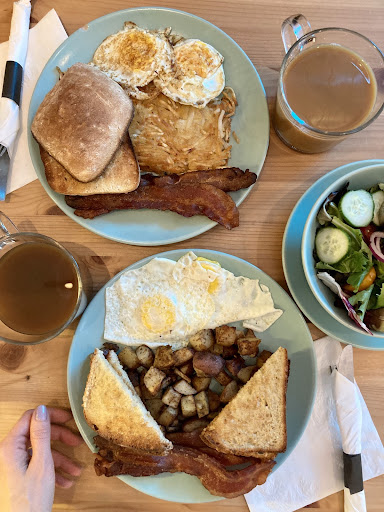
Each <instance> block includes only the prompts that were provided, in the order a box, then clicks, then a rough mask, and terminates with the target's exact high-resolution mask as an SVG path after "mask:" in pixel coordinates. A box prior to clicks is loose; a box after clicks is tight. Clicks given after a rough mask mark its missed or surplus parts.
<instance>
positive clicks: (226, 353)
mask: <svg viewBox="0 0 384 512" xmlns="http://www.w3.org/2000/svg"><path fill="white" fill-rule="evenodd" d="M219 347H223V353H222V357H223V358H224V359H231V358H232V357H235V356H237V354H238V350H237V345H231V346H230V347H224V346H223V345H219Z"/></svg>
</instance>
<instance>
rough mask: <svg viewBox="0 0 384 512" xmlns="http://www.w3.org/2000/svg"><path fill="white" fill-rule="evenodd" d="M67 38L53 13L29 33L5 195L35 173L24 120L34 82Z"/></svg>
mask: <svg viewBox="0 0 384 512" xmlns="http://www.w3.org/2000/svg"><path fill="white" fill-rule="evenodd" d="M66 38H67V34H66V32H65V29H64V27H63V25H62V23H61V21H60V19H59V17H58V15H57V13H56V11H55V10H54V9H52V10H51V11H49V13H48V14H47V15H46V16H44V18H43V19H42V20H41V21H40V22H39V23H38V24H37V25H36V26H35V27H33V28H31V29H30V31H29V42H28V53H27V59H26V64H25V69H24V79H23V88H22V92H21V94H22V96H21V105H20V106H21V116H20V130H19V133H18V135H17V137H16V141H15V143H14V145H13V148H12V159H11V167H10V173H9V177H8V187H7V193H9V192H13V191H14V190H16V189H18V188H21V187H23V186H24V185H27V184H28V183H30V182H31V181H34V180H35V179H36V178H37V177H36V172H35V169H34V167H33V164H32V161H31V157H30V156H29V149H28V139H27V118H28V109H29V103H30V101H31V96H32V93H33V90H34V88H35V85H36V82H37V79H38V77H39V75H40V73H41V72H42V70H43V68H44V66H45V64H46V63H47V61H48V59H49V58H50V56H51V55H52V53H53V52H54V51H55V50H56V48H57V47H58V46H60V44H61V43H62V42H63V41H64V40H65V39H66ZM7 56H8V41H7V42H5V43H2V44H0V91H1V89H2V87H3V77H4V69H5V62H6V60H7Z"/></svg>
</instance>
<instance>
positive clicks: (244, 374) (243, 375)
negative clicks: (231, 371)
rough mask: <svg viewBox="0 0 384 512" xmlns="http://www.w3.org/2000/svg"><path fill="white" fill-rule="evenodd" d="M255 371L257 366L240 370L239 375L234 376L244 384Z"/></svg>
mask: <svg viewBox="0 0 384 512" xmlns="http://www.w3.org/2000/svg"><path fill="white" fill-rule="evenodd" d="M256 370H257V366H256V365H253V366H245V367H244V368H242V369H241V370H240V371H239V373H238V374H237V375H236V377H237V378H238V379H239V380H240V381H241V382H243V383H244V384H245V383H246V382H248V381H249V379H250V378H251V377H252V375H253V374H254V373H255V371H256Z"/></svg>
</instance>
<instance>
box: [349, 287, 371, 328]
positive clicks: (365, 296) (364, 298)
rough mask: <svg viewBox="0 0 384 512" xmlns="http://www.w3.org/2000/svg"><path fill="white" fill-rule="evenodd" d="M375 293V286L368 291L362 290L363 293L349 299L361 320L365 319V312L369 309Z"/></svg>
mask: <svg viewBox="0 0 384 512" xmlns="http://www.w3.org/2000/svg"><path fill="white" fill-rule="evenodd" d="M372 291H373V284H371V286H370V287H369V288H367V289H366V290H362V291H361V292H358V293H356V294H355V295H352V297H349V298H348V300H349V303H350V304H352V306H357V307H355V310H356V313H357V314H358V315H359V317H360V318H361V320H363V319H364V315H365V312H366V311H367V308H368V303H369V299H370V298H371V295H372Z"/></svg>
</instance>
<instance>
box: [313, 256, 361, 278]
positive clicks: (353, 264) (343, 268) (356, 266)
mask: <svg viewBox="0 0 384 512" xmlns="http://www.w3.org/2000/svg"><path fill="white" fill-rule="evenodd" d="M370 267H371V264H370V261H369V257H368V256H367V254H365V252H363V251H350V252H349V253H348V254H347V256H346V257H345V258H343V259H342V260H341V261H339V262H338V263H335V264H334V265H329V264H328V263H324V262H322V261H319V262H318V263H316V268H318V269H322V270H335V271H336V272H340V273H341V274H358V275H359V276H360V277H361V275H362V274H364V275H363V277H362V278H361V281H362V280H363V279H364V277H365V275H366V274H367V272H368V271H369V268H370ZM360 277H358V278H357V277H354V278H353V282H352V283H350V284H354V283H355V281H356V279H357V281H358V280H359V279H360ZM361 281H360V282H361Z"/></svg>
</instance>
